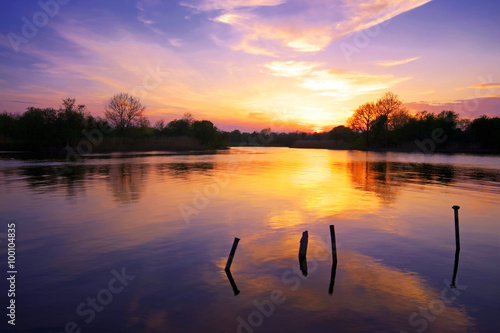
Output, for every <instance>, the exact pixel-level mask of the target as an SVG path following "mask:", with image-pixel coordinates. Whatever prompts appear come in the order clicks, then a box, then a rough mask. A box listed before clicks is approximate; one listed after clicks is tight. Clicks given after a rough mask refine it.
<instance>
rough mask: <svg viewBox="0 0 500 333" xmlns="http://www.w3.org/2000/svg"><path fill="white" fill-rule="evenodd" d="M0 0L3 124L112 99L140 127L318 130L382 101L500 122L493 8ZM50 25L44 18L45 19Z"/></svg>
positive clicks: (95, 108)
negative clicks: (387, 96)
mask: <svg viewBox="0 0 500 333" xmlns="http://www.w3.org/2000/svg"><path fill="white" fill-rule="evenodd" d="M40 3H41V4H44V3H45V4H46V5H45V9H43V8H42V6H41V5H40V4H39V2H38V1H14V0H4V1H2V2H1V4H0V61H1V62H0V88H1V89H0V112H2V111H4V110H5V111H7V112H14V113H21V112H23V111H24V110H25V109H26V107H28V106H36V107H58V106H59V105H60V101H61V99H62V98H67V97H74V98H76V99H77V102H78V103H82V104H85V105H87V107H88V110H89V111H91V113H92V114H93V115H95V116H103V114H104V112H103V109H104V105H105V102H106V100H107V99H109V98H110V97H111V96H112V95H114V94H116V93H119V92H129V93H132V94H134V95H137V96H138V97H140V98H141V99H142V101H143V103H144V104H145V105H146V106H147V116H148V117H149V118H150V120H151V122H152V123H154V122H155V121H157V120H159V119H160V118H163V119H165V120H166V121H170V120H172V119H174V118H180V117H182V115H183V114H184V113H185V112H191V113H192V114H193V116H194V117H195V118H196V119H209V120H211V121H213V122H214V123H215V124H216V125H217V126H218V127H220V128H222V129H224V130H233V129H235V128H238V129H240V130H246V131H248V130H250V131H253V130H260V129H262V128H267V127H271V128H272V129H273V130H286V131H289V130H310V131H320V130H329V129H331V128H332V127H333V126H336V125H340V124H344V123H345V120H346V119H347V117H348V116H349V115H350V114H351V113H352V111H353V110H354V109H355V108H356V107H357V106H358V105H360V104H362V103H364V102H366V101H371V100H375V99H377V98H378V97H379V96H380V95H382V94H383V93H384V92H386V91H393V92H394V93H396V94H398V95H399V96H400V98H401V99H403V100H404V101H405V102H406V104H407V106H408V107H409V108H410V109H411V110H429V111H441V110H443V109H453V110H455V111H457V112H458V113H460V114H461V115H462V116H465V117H477V116H479V115H482V114H487V115H490V116H500V23H499V20H498V17H499V14H500V2H498V1H491V0H477V1H465V0H443V1H440V0H434V1H430V0H407V1H403V0H373V1H368V0H345V1H341V0H307V1H305V0H300V1H299V0H168V1H166V0H164V1H161V0H140V1H137V0H123V1H97V0H87V1H79V0H69V1H68V0H59V1H58V2H56V1H55V0H42V1H41V2H40ZM47 13H48V14H47Z"/></svg>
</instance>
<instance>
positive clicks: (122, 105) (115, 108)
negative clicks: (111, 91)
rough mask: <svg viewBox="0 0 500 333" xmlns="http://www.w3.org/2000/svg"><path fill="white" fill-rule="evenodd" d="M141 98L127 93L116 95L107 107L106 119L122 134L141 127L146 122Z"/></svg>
mask: <svg viewBox="0 0 500 333" xmlns="http://www.w3.org/2000/svg"><path fill="white" fill-rule="evenodd" d="M145 109H146V107H145V106H144V105H142V103H141V101H140V100H139V98H137V97H134V96H132V95H129V94H127V93H120V94H117V95H114V96H113V97H111V99H110V100H109V102H108V104H107V105H106V107H105V112H104V114H105V115H106V119H107V120H108V122H109V123H110V124H111V126H113V127H115V128H116V129H117V130H118V131H119V132H120V133H124V132H125V130H126V129H127V128H130V127H133V126H137V127H140V126H141V124H142V123H143V122H144V110H145Z"/></svg>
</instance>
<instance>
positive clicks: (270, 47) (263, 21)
mask: <svg viewBox="0 0 500 333" xmlns="http://www.w3.org/2000/svg"><path fill="white" fill-rule="evenodd" d="M430 1H431V0H377V1H369V0H357V1H340V0H338V1H331V0H315V1H311V2H309V3H308V4H305V3H301V6H302V7H304V9H303V10H301V11H293V10H292V11H290V13H288V14H286V15H276V11H265V10H259V11H258V12H257V11H255V10H252V9H253V8H256V7H263V6H266V7H273V6H277V5H283V7H284V8H285V9H286V8H293V6H294V5H296V3H295V1H289V2H285V1H282V0H250V1H243V0H241V1H230V0H204V1H200V2H197V3H183V5H184V6H189V7H190V8H193V9H194V10H196V11H197V12H214V15H215V17H213V20H214V21H216V22H219V23H222V24H228V25H231V26H232V27H233V30H232V33H233V34H234V35H235V38H233V39H237V41H236V42H234V41H233V39H231V42H229V43H228V44H227V46H228V47H230V48H232V49H234V50H242V51H244V52H247V53H251V54H261V55H271V56H276V55H284V54H286V53H287V52H289V51H290V50H293V51H296V52H318V51H321V50H324V49H325V48H326V47H327V46H328V45H330V43H331V42H333V41H335V40H337V39H339V38H341V37H343V36H346V35H349V34H352V33H354V32H357V31H359V30H363V29H366V28H369V27H371V26H373V25H376V24H379V23H382V22H385V21H387V20H390V19H391V18H393V17H395V16H397V15H399V14H402V13H404V12H407V11H409V10H412V9H414V8H416V7H419V6H422V5H424V4H426V3H428V2H430ZM288 6H290V7H288ZM243 7H245V8H243ZM220 10H223V12H222V13H220ZM285 12H286V10H285ZM224 31H225V33H226V34H227V30H224Z"/></svg>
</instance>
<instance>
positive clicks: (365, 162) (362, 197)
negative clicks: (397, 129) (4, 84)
mask: <svg viewBox="0 0 500 333" xmlns="http://www.w3.org/2000/svg"><path fill="white" fill-rule="evenodd" d="M62 166H64V164H63V162H61V161H58V160H51V159H30V158H23V155H16V156H14V155H9V154H0V211H1V217H0V218H1V222H2V223H1V228H2V230H0V236H1V238H0V240H1V243H0V247H1V251H0V267H2V269H1V275H2V276H7V273H6V272H7V246H6V244H7V223H10V222H12V221H14V222H15V223H16V234H17V235H16V250H17V253H16V268H17V270H18V274H17V280H16V326H15V328H14V327H13V326H11V325H7V320H8V317H7V316H6V313H7V310H6V307H7V305H8V303H7V302H8V298H7V290H8V289H9V286H8V285H7V283H6V278H5V277H3V278H2V279H1V282H0V288H1V290H0V295H2V296H1V297H0V302H1V303H0V304H1V307H2V309H4V310H2V315H1V317H0V318H3V319H2V323H1V327H6V329H5V330H3V329H2V332H3V331H7V332H54V333H55V332H245V333H247V332H499V331H500V328H499V327H500V323H499V321H498V316H499V314H500V283H499V282H500V264H499V263H500V205H499V204H500V157H494V156H489V157H488V156H470V155H437V154H436V155H432V156H424V155H412V154H397V153H365V152H348V151H328V150H293V149H286V148H234V149H231V150H230V151H225V152H221V153H219V154H212V155H175V154H170V155H169V154H149V155H148V154H143V155H134V154H127V155H119V154H115V155H101V156H92V157H90V158H87V159H85V160H84V161H83V162H82V163H80V164H77V165H68V166H69V167H70V168H71V170H72V172H71V173H66V174H63V175H62V176H59V177H58V176H57V173H56V171H57V170H60V169H61V167H62ZM453 205H459V206H460V207H461V208H460V210H459V214H460V240H461V251H460V253H459V257H458V258H457V259H458V260H457V261H456V260H455V259H456V256H455V254H456V252H455V229H454V217H453V210H452V208H451V207H452V206H453ZM329 225H335V231H336V239H337V256H338V262H337V265H336V267H335V266H334V265H332V255H331V245H330V232H329ZM305 230H308V232H309V246H308V250H307V277H305V276H304V275H303V272H302V271H301V270H300V266H299V261H298V250H299V241H300V238H301V236H302V232H303V231H305ZM234 237H239V238H240V239H241V241H240V242H239V246H238V248H237V251H236V255H235V257H234V261H233V264H232V267H231V274H230V276H228V275H226V273H225V271H224V266H225V264H226V260H227V256H228V254H229V250H230V249H231V245H232V243H233V239H234ZM455 263H457V264H458V267H457V274H456V281H455V287H454V288H452V287H450V284H452V283H453V281H452V280H453V273H454V268H455ZM332 277H334V278H335V279H334V281H333V279H332ZM231 280H232V281H231ZM330 285H332V286H333V292H332V293H331V294H330V293H329V288H330ZM235 293H236V294H237V295H235Z"/></svg>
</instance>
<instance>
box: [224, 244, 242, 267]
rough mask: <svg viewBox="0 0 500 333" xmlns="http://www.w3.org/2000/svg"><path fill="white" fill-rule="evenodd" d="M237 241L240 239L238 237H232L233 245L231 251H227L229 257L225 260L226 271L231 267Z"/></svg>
mask: <svg viewBox="0 0 500 333" xmlns="http://www.w3.org/2000/svg"><path fill="white" fill-rule="evenodd" d="M239 241H240V239H239V238H237V237H234V242H233V247H232V248H231V252H230V253H229V257H228V258H227V262H226V268H225V270H226V271H228V270H230V269H231V264H232V263H233V258H234V253H235V252H236V248H237V247H238V242H239Z"/></svg>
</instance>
